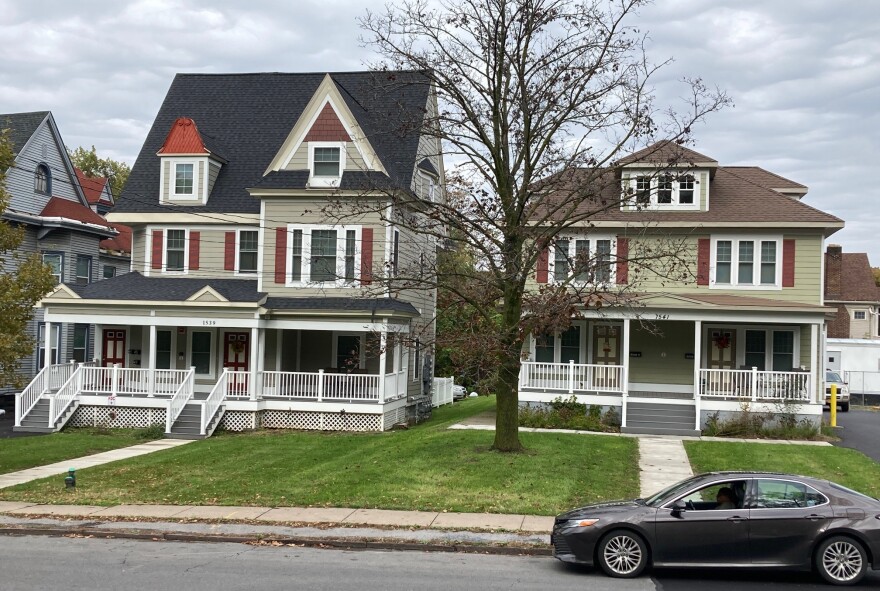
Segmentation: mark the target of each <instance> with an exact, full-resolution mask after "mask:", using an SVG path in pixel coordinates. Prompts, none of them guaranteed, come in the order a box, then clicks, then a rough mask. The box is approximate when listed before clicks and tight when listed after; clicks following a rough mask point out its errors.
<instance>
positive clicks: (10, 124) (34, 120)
mask: <svg viewBox="0 0 880 591" xmlns="http://www.w3.org/2000/svg"><path fill="white" fill-rule="evenodd" d="M48 115H49V111H33V112H31V113H7V114H4V115H0V130H2V129H7V128H8V129H9V139H10V141H11V142H12V149H13V150H14V151H15V153H16V154H18V152H19V150H21V148H22V146H24V145H25V144H26V143H27V141H28V140H29V139H30V137H31V136H32V135H34V132H35V131H37V127H39V126H40V123H42V122H43V120H44V119H45V118H46V117H47V116H48Z"/></svg>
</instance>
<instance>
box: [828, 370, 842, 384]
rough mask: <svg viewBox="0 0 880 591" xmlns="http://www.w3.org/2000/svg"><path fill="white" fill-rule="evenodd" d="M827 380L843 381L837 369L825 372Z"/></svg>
mask: <svg viewBox="0 0 880 591" xmlns="http://www.w3.org/2000/svg"><path fill="white" fill-rule="evenodd" d="M825 381H826V382H843V380H842V379H841V377H840V374H839V373H837V372H836V371H828V372H825Z"/></svg>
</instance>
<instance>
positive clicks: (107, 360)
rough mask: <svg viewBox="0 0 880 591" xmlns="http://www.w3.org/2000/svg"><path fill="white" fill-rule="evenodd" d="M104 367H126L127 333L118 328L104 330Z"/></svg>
mask: <svg viewBox="0 0 880 591" xmlns="http://www.w3.org/2000/svg"><path fill="white" fill-rule="evenodd" d="M102 359H103V360H104V367H110V366H111V365H113V364H115V363H118V364H120V365H125V331H124V330H121V329H118V328H105V329H104V348H103V355H102Z"/></svg>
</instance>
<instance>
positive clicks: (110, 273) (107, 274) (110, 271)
mask: <svg viewBox="0 0 880 591" xmlns="http://www.w3.org/2000/svg"><path fill="white" fill-rule="evenodd" d="M113 277H116V267H114V266H113V265H104V279H111V278H113Z"/></svg>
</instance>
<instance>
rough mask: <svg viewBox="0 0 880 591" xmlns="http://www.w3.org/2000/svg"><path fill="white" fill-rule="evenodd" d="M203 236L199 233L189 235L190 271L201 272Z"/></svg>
mask: <svg viewBox="0 0 880 591" xmlns="http://www.w3.org/2000/svg"><path fill="white" fill-rule="evenodd" d="M200 240H201V234H200V233H199V232H190V233H189V270H190V271H198V270H199V241H200Z"/></svg>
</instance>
